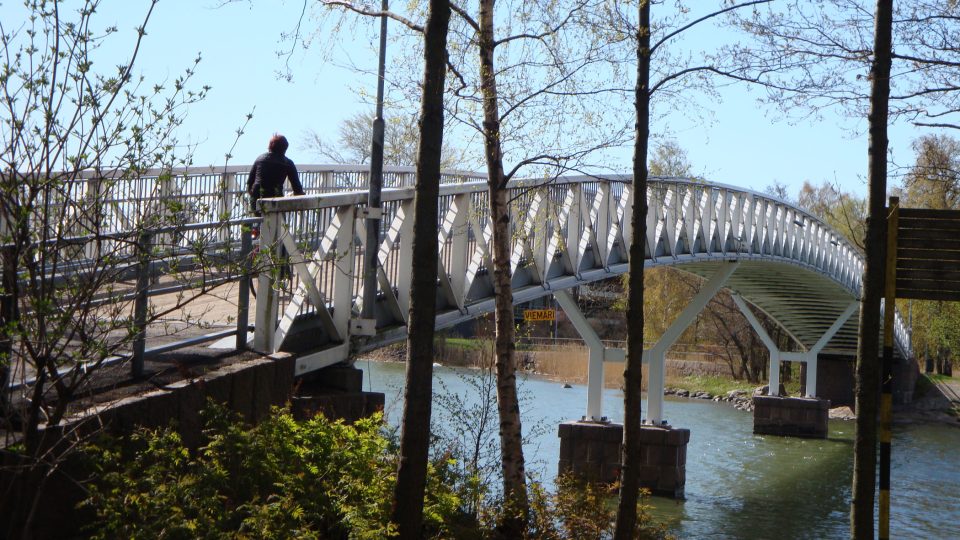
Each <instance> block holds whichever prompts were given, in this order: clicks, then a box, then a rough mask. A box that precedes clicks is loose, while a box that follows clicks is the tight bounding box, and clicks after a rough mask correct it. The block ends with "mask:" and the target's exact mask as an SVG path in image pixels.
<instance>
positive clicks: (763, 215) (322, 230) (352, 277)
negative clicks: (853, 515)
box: [254, 167, 912, 422]
mask: <svg viewBox="0 0 960 540" xmlns="http://www.w3.org/2000/svg"><path fill="white" fill-rule="evenodd" d="M304 169H305V170H307V171H309V170H310V169H309V168H306V167H305V168H304ZM310 174H311V173H310V172H308V173H307V175H306V176H307V178H310ZM413 174H414V173H413V171H412V169H392V170H389V171H388V176H387V183H386V185H388V186H389V185H394V186H399V187H393V188H387V189H385V190H384V191H383V195H382V200H383V206H382V222H381V231H382V234H381V244H380V246H378V250H379V261H380V268H379V271H378V283H379V291H378V301H377V303H376V309H375V312H376V322H375V324H371V322H370V321H368V322H366V323H364V322H363V321H360V320H359V319H358V314H359V306H360V299H361V298H362V287H363V283H362V281H363V280H362V277H361V274H362V269H361V261H362V252H363V250H364V249H366V246H364V245H363V239H364V238H365V234H364V232H363V228H364V225H363V224H364V220H363V219H362V216H363V215H364V211H365V203H366V193H365V192H364V191H361V190H359V188H362V187H363V186H365V184H366V181H365V176H366V172H365V171H364V170H361V169H359V168H350V167H341V168H338V169H337V170H335V171H331V172H329V174H326V175H322V174H321V175H318V176H316V178H318V179H320V180H321V182H319V185H316V184H315V185H314V189H318V190H323V191H328V192H327V193H325V194H320V195H308V196H306V197H287V198H276V199H265V200H263V201H262V209H263V212H264V214H263V216H264V217H263V224H262V231H261V246H262V247H261V252H262V253H264V254H270V256H272V257H274V262H276V263H277V264H278V265H280V264H283V263H284V262H287V261H289V263H290V267H291V268H292V270H293V277H292V280H289V281H287V280H284V279H277V273H276V272H272V273H271V272H261V274H260V278H259V290H260V291H261V292H260V293H259V297H258V301H257V305H258V307H257V320H256V333H255V339H254V348H256V349H258V350H263V351H267V352H272V351H276V350H279V349H281V348H290V347H292V348H295V349H296V350H297V351H299V352H301V354H300V356H299V358H298V360H297V368H296V369H297V373H298V374H303V373H307V372H310V371H314V370H316V369H320V368H322V367H325V366H328V365H332V364H334V363H337V362H340V361H343V360H346V359H347V358H348V357H349V356H350V355H351V354H352V353H354V352H357V351H362V350H366V349H372V348H376V347H378V346H381V345H383V344H386V343H390V342H394V341H398V340H401V339H403V338H404V337H405V331H406V329H405V321H406V317H407V309H408V291H409V282H410V276H411V275H412V273H413V272H415V271H416V269H417V262H416V261H413V260H412V257H411V252H412V251H411V246H410V240H411V236H412V234H411V233H412V227H413V208H414V207H413V196H414V191H413V188H412V187H410V186H412V184H413ZM444 182H445V183H444V185H443V186H442V187H441V190H440V199H439V201H438V204H439V205H440V209H439V210H440V212H439V223H438V231H437V234H438V239H439V245H440V248H439V249H440V253H439V255H440V263H439V268H438V270H439V280H438V290H437V305H438V315H437V328H444V327H449V326H452V325H454V324H457V323H459V322H462V321H465V320H469V319H472V318H475V317H477V316H479V315H481V314H484V313H488V312H491V311H492V310H493V298H492V294H493V286H492V282H491V281H490V276H489V275H488V273H487V272H488V269H491V268H492V264H491V251H490V247H489V245H488V244H489V241H490V238H491V234H492V228H491V225H490V219H489V210H488V209H489V205H488V203H487V200H488V199H487V185H486V182H485V180H484V178H483V177H481V176H476V175H466V174H460V173H456V174H448V175H445V177H444ZM351 189H357V191H350V190H351ZM508 189H509V190H510V198H511V200H512V203H511V212H512V216H511V218H512V219H511V224H512V228H513V234H512V237H513V248H512V257H511V265H512V267H513V286H514V290H513V296H514V302H515V303H518V304H519V303H525V302H528V301H530V300H534V299H536V298H540V297H543V296H546V295H555V296H556V297H557V299H558V301H559V302H560V304H561V306H563V307H564V309H565V310H566V311H567V312H568V315H569V316H570V318H571V320H572V321H573V322H574V324H575V326H577V328H578V330H580V331H581V334H582V335H583V336H584V339H585V340H586V341H587V343H588V345H590V346H591V351H592V352H591V361H590V364H591V366H590V369H589V372H590V378H591V384H590V386H591V388H592V389H593V391H592V392H591V397H590V398H589V401H590V403H588V407H587V411H588V414H587V417H596V418H599V417H600V404H599V399H600V398H599V394H600V392H599V389H598V388H595V387H597V385H599V384H600V382H599V381H600V380H601V379H602V362H603V360H604V359H606V360H616V359H622V358H623V352H622V351H616V350H610V349H604V348H603V346H602V344H600V343H599V340H598V339H596V336H595V334H593V335H591V334H592V330H590V329H589V326H588V325H586V323H585V320H583V318H582V316H579V313H576V312H575V311H576V306H575V303H573V302H571V301H570V299H569V297H568V296H567V295H566V293H565V292H564V291H566V290H567V289H570V288H572V287H576V286H579V285H584V284H588V283H591V282H595V281H599V280H603V279H608V278H611V277H614V276H617V275H620V274H623V273H625V272H626V271H627V268H628V261H627V251H628V246H629V243H630V239H631V237H632V230H631V227H630V210H631V208H632V201H633V198H634V196H635V194H634V193H632V190H631V186H630V177H628V176H601V177H586V176H578V177H562V178H558V179H552V180H550V181H545V180H536V179H534V180H521V181H515V182H512V183H511V184H510V185H509V187H508ZM330 191H334V192H330ZM308 192H309V189H308ZM646 197H647V202H648V206H649V212H648V216H647V242H646V244H647V246H648V249H647V252H646V257H645V261H644V264H645V266H648V267H652V266H661V265H670V266H676V267H678V268H680V269H683V270H685V271H688V272H691V273H694V274H697V275H699V276H702V277H705V278H708V282H707V284H706V286H704V287H703V289H702V290H701V293H700V294H699V295H698V296H697V297H696V298H694V300H693V301H692V302H691V305H690V306H689V307H688V309H687V310H685V311H684V313H683V314H681V316H680V319H679V320H678V321H677V322H676V323H675V324H674V325H673V326H672V327H671V328H670V329H669V330H668V331H667V332H666V334H665V335H664V337H663V338H662V339H661V341H660V343H658V344H657V345H656V346H654V347H653V348H652V349H651V350H649V351H645V353H644V354H645V360H646V361H649V362H650V370H651V371H650V376H649V380H650V383H649V384H650V385H651V386H650V388H651V389H655V388H657V387H658V386H659V387H661V388H662V385H663V356H664V354H665V352H666V349H668V348H669V347H670V345H672V343H673V340H675V339H676V338H677V337H679V334H680V333H681V332H682V331H683V329H684V328H685V327H686V326H687V325H688V324H689V322H691V321H692V319H693V317H695V316H696V314H697V313H698V312H699V311H700V309H702V308H703V306H704V305H705V304H706V302H707V301H709V299H710V297H712V296H713V294H715V293H716V291H718V290H719V289H720V288H721V287H727V288H729V289H731V290H732V291H733V292H734V293H735V296H734V298H735V300H737V302H738V304H739V305H740V307H741V309H742V310H743V311H744V313H745V315H746V316H747V318H748V320H750V321H751V324H753V325H754V328H755V330H757V331H758V332H759V334H760V337H761V339H763V340H764V342H765V343H767V345H768V347H769V348H770V352H771V358H773V359H775V360H776V361H775V362H772V363H771V365H772V366H779V361H781V360H783V361H787V360H792V361H802V362H806V363H807V365H808V380H807V393H808V395H811V396H814V395H816V363H817V355H818V354H819V353H824V352H832V353H839V354H847V355H852V354H853V353H855V351H856V341H857V338H856V325H857V317H856V316H854V315H857V313H858V310H859V295H860V291H861V278H862V272H863V259H862V254H861V253H860V252H859V251H858V250H857V249H856V248H854V247H853V246H851V245H850V244H849V243H848V242H847V241H846V240H845V239H844V238H843V237H842V236H841V235H839V234H838V233H837V232H836V231H834V230H832V229H831V228H830V227H829V226H827V225H826V224H824V223H823V222H822V221H820V220H819V219H817V218H816V217H814V216H812V215H811V214H809V213H807V212H805V211H804V210H801V209H799V208H796V207H793V206H791V205H790V204H788V203H786V202H784V201H781V200H778V199H775V198H772V197H769V196H766V195H762V194H758V193H754V192H751V191H748V190H744V189H740V188H736V187H733V186H727V185H720V184H712V183H708V182H699V181H692V180H689V179H682V178H656V177H654V178H651V180H650V183H649V187H648V190H647V193H646ZM288 257H289V258H288ZM744 300H745V301H746V302H749V303H750V304H752V305H753V306H755V307H756V308H757V309H759V310H761V311H763V312H764V313H766V314H767V315H768V316H769V317H770V318H772V319H773V320H774V321H776V322H777V324H779V325H780V326H781V327H782V328H783V329H784V330H785V331H786V332H787V333H788V334H789V335H790V336H792V337H793V339H794V340H795V342H796V344H797V346H798V348H799V349H800V351H799V352H783V351H779V350H777V347H776V344H774V343H773V342H772V340H770V338H769V337H767V336H766V334H765V332H764V331H763V329H762V327H760V325H759V323H758V322H757V321H756V318H755V317H754V316H753V313H752V312H751V311H750V310H749V309H748V308H747V307H746V302H744ZM360 334H364V335H367V338H366V339H364V340H360V341H359V342H358V341H357V340H351V339H350V338H351V336H354V335H360ZM895 336H896V343H897V349H898V352H899V354H900V355H901V356H903V357H911V356H912V354H911V351H910V348H909V338H908V333H907V329H906V328H905V326H904V325H903V322H902V320H901V319H900V317H899V316H897V318H896V328H895ZM358 343H359V347H358ZM648 354H649V358H648V357H647V356H648ZM811 368H812V369H811ZM597 370H599V371H597ZM778 372H779V370H778V369H771V373H770V375H771V381H770V387H771V388H778V387H779V380H778V379H777V376H778V375H777V374H778ZM811 372H812V375H811ZM653 394H654V392H651V395H653ZM660 399H662V396H661V398H660ZM661 407H662V404H659V403H655V402H651V405H650V411H649V416H650V418H651V420H653V421H655V422H659V419H660V415H661V410H660V409H661Z"/></svg>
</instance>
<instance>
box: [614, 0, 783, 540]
mask: <svg viewBox="0 0 960 540" xmlns="http://www.w3.org/2000/svg"><path fill="white" fill-rule="evenodd" d="M762 3H765V1H763V0H761V1H757V2H744V3H741V4H728V5H726V6H725V7H721V8H720V9H718V10H716V11H707V12H706V13H705V14H704V15H702V16H700V17H698V18H694V19H692V20H690V19H685V17H686V15H687V13H688V11H687V10H686V9H685V8H684V6H683V5H682V4H678V6H677V7H678V12H680V13H679V15H677V16H676V17H675V18H672V19H671V18H669V17H666V18H664V20H663V22H662V23H661V25H659V26H653V25H651V21H650V4H651V2H650V1H649V0H640V2H639V4H638V20H637V21H638V22H637V24H636V27H635V28H634V30H635V32H634V35H635V36H636V41H635V43H634V45H635V51H634V52H635V53H636V59H637V64H636V65H637V70H636V74H637V79H636V87H635V102H634V103H635V114H636V124H635V126H636V127H635V132H634V138H635V139H634V148H633V184H632V193H633V194H634V199H633V208H632V213H631V218H630V222H631V228H632V231H633V237H632V239H631V242H630V248H629V253H630V268H629V276H630V277H629V280H630V283H631V284H633V285H632V286H631V287H630V290H629V293H628V304H627V362H626V367H625V369H624V374H623V378H624V393H623V394H624V397H623V407H624V419H623V445H622V456H621V469H620V498H619V501H618V508H617V522H616V531H615V533H614V537H615V538H618V539H626V538H629V537H630V535H631V534H632V531H633V530H634V526H635V524H636V520H637V500H638V499H637V496H638V491H639V490H638V486H639V484H638V478H637V475H638V473H639V470H640V440H639V438H640V420H641V412H640V385H641V383H642V375H641V361H642V352H643V327H644V317H643V303H644V291H643V285H642V284H643V267H644V259H645V252H646V246H645V245H644V244H645V241H646V222H647V198H646V193H647V178H648V174H649V170H648V168H647V158H648V156H647V153H648V145H649V140H650V116H651V114H650V109H651V101H652V100H653V98H654V96H655V95H662V94H668V95H669V93H670V92H671V90H674V91H675V90H676V89H677V88H678V87H680V88H683V87H684V85H688V84H693V85H694V86H697V84H694V82H693V81H692V80H693V79H695V78H696V77H698V76H708V75H733V74H732V72H730V71H728V70H727V69H725V68H724V67H723V65H722V64H720V63H714V62H711V60H715V59H710V58H706V59H705V63H704V64H700V65H698V64H695V63H693V62H692V61H691V60H689V59H683V60H680V61H679V62H671V61H669V60H676V59H671V58H670V57H669V56H668V55H667V51H668V49H667V47H668V44H669V43H670V42H671V41H672V40H673V39H674V38H676V37H678V36H680V35H681V34H684V33H685V32H688V31H690V30H691V29H693V28H695V27H697V26H698V25H700V24H702V23H705V22H707V21H710V20H712V19H714V18H717V17H719V16H721V15H723V14H724V13H728V12H731V11H735V10H738V9H741V8H744V7H748V6H752V5H757V4H762ZM613 9H618V8H616V7H615V8H613ZM614 20H615V21H616V24H618V25H619V24H623V23H625V22H626V21H628V20H629V18H628V17H626V16H625V14H623V13H620V12H619V11H618V12H617V16H616V17H614ZM654 32H657V33H658V37H657V39H656V40H655V41H651V39H652V35H653V33H654ZM658 52H659V53H660V57H658V59H659V60H660V61H661V63H660V64H659V65H658V66H659V67H658V69H656V70H655V71H654V75H655V76H656V77H657V78H656V79H654V80H653V81H651V66H652V65H653V59H654V58H655V53H658ZM661 70H662V71H661ZM697 82H698V83H699V86H700V87H701V88H704V87H706V88H708V89H709V85H708V84H706V83H707V82H708V80H705V79H703V78H701V79H699V80H698V81H697ZM658 93H659V94H658ZM638 284H639V286H638Z"/></svg>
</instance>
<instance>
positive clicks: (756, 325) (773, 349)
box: [733, 294, 780, 396]
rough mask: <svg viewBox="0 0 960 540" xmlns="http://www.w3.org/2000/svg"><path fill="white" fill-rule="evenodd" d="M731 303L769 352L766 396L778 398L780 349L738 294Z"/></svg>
mask: <svg viewBox="0 0 960 540" xmlns="http://www.w3.org/2000/svg"><path fill="white" fill-rule="evenodd" d="M733 302H734V303H735V304H737V307H738V308H740V312H741V313H743V316H744V317H746V318H747V322H749V323H750V326H752V327H753V331H754V332H756V333H757V336H759V337H760V341H762V342H763V344H764V345H766V346H767V350H768V351H770V385H769V387H768V388H769V391H768V395H771V396H778V395H780V347H778V346H777V344H776V343H774V341H773V339H772V338H771V337H770V336H769V335H768V334H767V331H766V330H765V329H764V328H763V325H761V324H760V321H758V320H757V317H756V316H755V315H754V314H753V312H752V311H750V308H748V307H747V304H746V302H744V301H743V298H741V297H740V295H739V294H735V295H733Z"/></svg>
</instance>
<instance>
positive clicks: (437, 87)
mask: <svg viewBox="0 0 960 540" xmlns="http://www.w3.org/2000/svg"><path fill="white" fill-rule="evenodd" d="M449 23H450V2H449V0H430V13H429V15H428V17H427V24H426V28H425V30H424V51H423V56H424V68H423V98H422V101H421V111H420V147H419V149H418V152H417V183H416V195H415V199H414V222H413V240H412V241H413V260H414V261H417V271H416V272H414V273H413V278H412V280H411V284H410V312H409V316H408V318H407V374H406V389H405V391H404V402H403V403H404V405H403V424H402V428H401V433H400V463H399V468H398V470H397V485H396V488H395V491H394V498H393V515H392V520H393V522H394V523H396V524H397V528H398V532H399V533H400V538H405V539H415V538H421V536H422V534H421V528H422V524H423V492H424V486H425V484H426V477H427V458H428V451H429V447H430V406H431V399H432V398H433V388H432V383H433V330H434V324H435V323H434V319H435V316H436V310H437V301H436V295H437V258H438V254H437V213H438V211H437V200H438V198H439V193H440V159H441V157H440V154H441V152H440V150H441V147H442V145H443V89H444V82H445V79H446V73H447V63H446V62H447V28H448V26H449ZM370 248H371V246H367V249H370Z"/></svg>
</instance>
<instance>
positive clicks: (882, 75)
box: [850, 0, 893, 539]
mask: <svg viewBox="0 0 960 540" xmlns="http://www.w3.org/2000/svg"><path fill="white" fill-rule="evenodd" d="M892 28H893V0H877V7H876V27H875V29H874V38H873V66H872V67H871V70H870V79H871V85H870V115H869V117H868V120H869V125H870V140H869V149H868V158H869V165H868V167H869V169H868V173H867V175H868V179H869V181H870V188H869V190H870V193H869V197H870V201H869V206H870V214H869V216H868V217H867V236H866V239H865V242H864V247H865V251H866V257H865V258H866V261H865V264H864V266H863V293H862V297H861V301H860V328H859V341H858V346H857V378H856V380H857V386H856V410H857V421H856V437H855V440H854V450H853V500H852V502H851V504H850V536H851V537H852V538H856V539H867V538H873V535H874V529H873V504H874V492H875V488H876V469H877V408H878V398H879V392H880V362H879V358H880V356H879V352H880V351H879V343H878V340H879V336H880V298H881V297H882V296H883V276H884V237H885V229H886V222H887V220H886V213H885V212H886V196H887V116H888V103H889V100H890V65H891V50H892V45H891V33H892Z"/></svg>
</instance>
